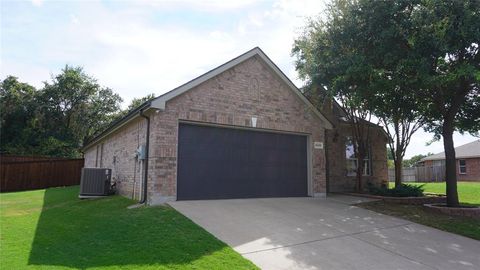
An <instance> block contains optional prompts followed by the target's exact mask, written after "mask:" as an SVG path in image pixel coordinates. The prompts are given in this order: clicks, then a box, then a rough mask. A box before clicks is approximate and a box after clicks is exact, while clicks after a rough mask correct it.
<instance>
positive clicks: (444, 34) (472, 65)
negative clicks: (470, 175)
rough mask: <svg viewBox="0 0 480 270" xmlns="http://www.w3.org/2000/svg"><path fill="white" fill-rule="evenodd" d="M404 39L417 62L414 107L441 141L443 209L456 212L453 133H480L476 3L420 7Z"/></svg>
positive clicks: (422, 4) (479, 25) (479, 9)
mask: <svg viewBox="0 0 480 270" xmlns="http://www.w3.org/2000/svg"><path fill="white" fill-rule="evenodd" d="M412 23H413V24H414V25H415V31H413V33H412V35H411V36H409V37H408V38H409V40H410V44H411V46H412V50H414V52H415V53H416V54H417V57H418V59H420V60H421V65H419V66H418V69H417V72H416V74H415V75H416V76H417V77H418V78H419V79H421V81H422V86H423V87H422V89H421V90H420V91H418V92H417V99H416V100H417V103H418V106H419V107H421V112H422V114H423V115H424V116H425V119H426V129H427V130H429V131H432V132H434V133H435V135H436V137H437V138H440V137H442V138H443V144H444V150H445V159H446V182H447V183H446V193H447V204H448V206H458V205H459V201H458V193H457V173H456V158H455V148H454V142H453V133H454V131H459V132H462V133H463V132H469V133H472V134H477V135H478V131H479V130H480V89H479V82H480V55H479V44H480V1H477V0H465V1H433V0H430V1H427V0H424V1H421V2H420V4H419V5H417V6H416V8H415V12H414V14H413V16H412Z"/></svg>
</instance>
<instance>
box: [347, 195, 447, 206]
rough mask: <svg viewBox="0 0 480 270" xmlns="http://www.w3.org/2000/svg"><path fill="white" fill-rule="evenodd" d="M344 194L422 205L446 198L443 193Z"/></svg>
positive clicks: (445, 199) (438, 201)
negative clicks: (408, 194)
mask: <svg viewBox="0 0 480 270" xmlns="http://www.w3.org/2000/svg"><path fill="white" fill-rule="evenodd" d="M342 194H345V195H351V196H359V197H365V198H371V199H378V200H382V201H384V202H388V203H397V204H410V205H424V204H438V203H445V202H446V201H447V198H446V197H445V196H444V195H438V194H432V195H431V196H423V197H392V196H380V195H372V194H365V193H342Z"/></svg>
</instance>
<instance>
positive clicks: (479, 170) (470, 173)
mask: <svg viewBox="0 0 480 270" xmlns="http://www.w3.org/2000/svg"><path fill="white" fill-rule="evenodd" d="M465 164H466V166H467V173H466V174H459V172H460V169H459V162H458V160H457V180H458V181H480V158H467V159H465Z"/></svg>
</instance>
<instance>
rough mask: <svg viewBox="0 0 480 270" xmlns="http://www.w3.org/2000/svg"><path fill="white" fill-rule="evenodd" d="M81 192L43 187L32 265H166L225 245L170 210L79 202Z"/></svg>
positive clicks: (119, 200)
mask: <svg viewBox="0 0 480 270" xmlns="http://www.w3.org/2000/svg"><path fill="white" fill-rule="evenodd" d="M65 190H67V192H66V191H65ZM77 194H78V188H66V189H47V190H46V191H45V197H44V205H43V209H42V212H41V215H40V218H39V221H38V224H37V228H36V233H35V237H34V240H33V243H32V249H31V252H30V257H29V264H30V265H58V266H67V267H74V268H81V269H84V268H88V267H100V266H112V265H119V266H121V265H137V266H140V265H152V266H158V267H160V266H163V267H168V266H169V265H170V266H173V265H178V264H187V263H191V262H192V261H194V260H197V259H198V258H200V257H202V256H205V255H208V254H211V253H213V252H215V251H220V250H222V249H224V248H225V247H226V245H225V244H224V243H222V242H220V241H219V240H217V239H215V238H213V237H212V236H211V235H209V234H208V233H207V232H205V231H204V230H203V229H201V228H199V227H198V226H197V225H195V224H194V223H192V222H191V221H189V220H188V219H187V218H185V217H184V216H182V215H180V214H179V213H177V212H176V211H174V210H173V209H171V208H168V207H149V208H139V209H130V210H129V209H126V207H127V206H128V205H131V204H132V203H133V202H132V201H130V200H128V199H126V198H123V197H119V196H114V197H109V198H104V199H100V200H95V201H85V200H84V201H80V200H79V199H78V198H77ZM229 254H230V255H231V254H232V253H229ZM227 259H228V258H227Z"/></svg>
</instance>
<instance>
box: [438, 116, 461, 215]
mask: <svg viewBox="0 0 480 270" xmlns="http://www.w3.org/2000/svg"><path fill="white" fill-rule="evenodd" d="M442 136H443V147H444V148H445V177H446V184H447V190H446V193H447V206H448V207H457V206H459V205H460V204H459V202H458V192H457V166H456V158H455V147H454V145H453V128H452V127H451V124H450V123H447V122H444V124H443V131H442Z"/></svg>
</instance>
